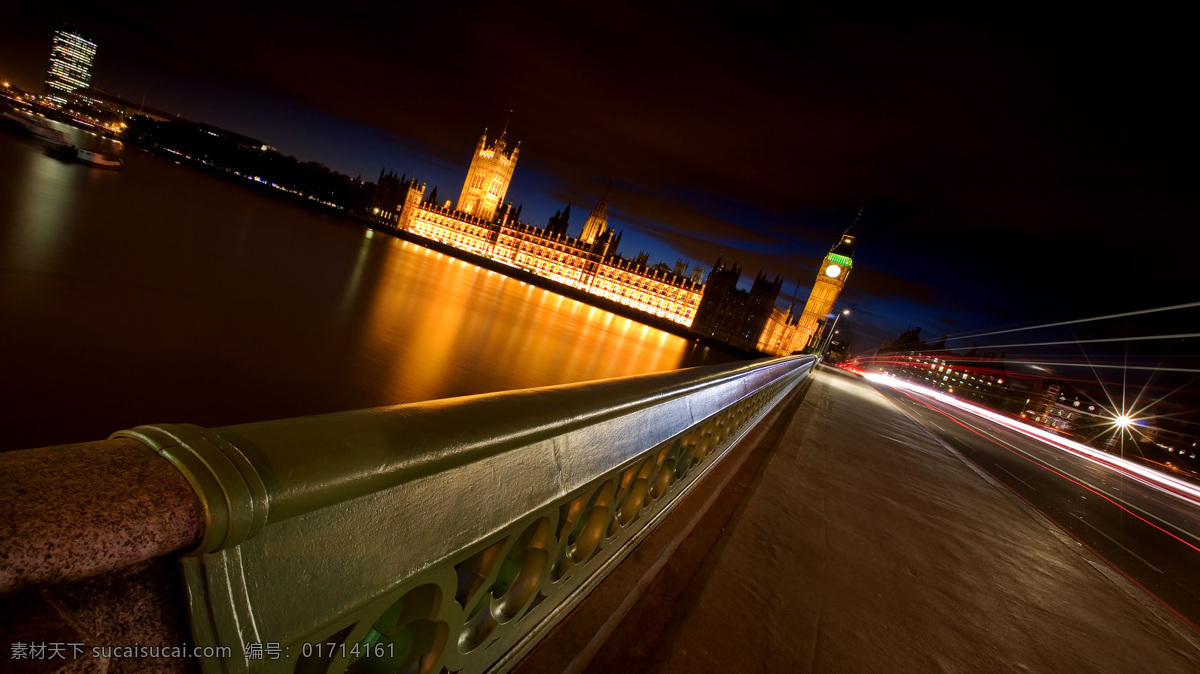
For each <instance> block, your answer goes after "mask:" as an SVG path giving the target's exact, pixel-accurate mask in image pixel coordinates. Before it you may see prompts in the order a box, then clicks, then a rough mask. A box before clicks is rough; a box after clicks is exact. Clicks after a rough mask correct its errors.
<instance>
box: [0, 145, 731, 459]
mask: <svg viewBox="0 0 1200 674" xmlns="http://www.w3.org/2000/svg"><path fill="white" fill-rule="evenodd" d="M0 355H2V356H3V357H4V358H5V363H4V366H3V367H0V389H2V390H6V391H16V392H20V395H13V396H10V398H11V399H10V400H8V401H6V403H7V404H8V409H7V411H8V420H12V423H9V424H7V425H6V427H5V431H6V433H5V436H4V437H3V438H0V450H2V449H24V448H28V447H37V446H43V445H50V444H59V443H66V442H83V441H87V440H94V439H96V438H102V437H105V436H107V435H108V434H110V433H112V432H113V431H115V430H118V429H121V428H128V427H132V426H136V425H138V424H143V423H156V422H163V421H169V422H188V423H197V424H200V425H202V426H224V425H229V424H236V423H247V422H252V421H264V420H268V419H280V418H285V417H292V416H304V415H310V414H321V413H326V412H335V411H340V410H349V409H362V408H367V407H376V406H381V405H392V404H397V403H405V402H413V401H417V400H426V399H436V398H445V397H451V396H459V395H468V394H475V393H484V392H489V391H503V390H510V389H517V388H526V387H532V386H545V385H551V384H561V383H568V382H577V381H587V380H593V379H603V378H608V377H614V376H620V375H629V374H639V373H645V372H654V371H662V370H668V369H674V368H678V367H686V366H690V365H699V364H703V363H705V362H710V363H711V362H727V361H728V360H730V358H729V357H728V356H723V355H721V354H718V353H709V352H708V351H707V350H706V349H705V348H704V347H701V346H698V345H696V344H695V343H692V342H689V341H687V340H685V339H683V338H680V337H676V336H673V335H670V334H667V333H663V332H660V331H658V330H655V329H653V328H649V327H646V326H644V325H642V324H640V323H635V322H633V321H630V320H627V319H624V318H621V317H619V316H614V315H612V314H610V313H608V312H606V311H603V310H600V309H596V308H594V307H591V306H588V305H584V304H580V303H578V302H575V301H574V300H570V299H567V298H564V297H562V296H559V295H556V294H554V293H551V292H547V291H544V290H542V289H540V288H536V287H534V286H530V285H528V284H525V283H522V282H520V281H517V280H515V279H512V278H508V277H506V276H503V275H500V274H496V273H493V272H489V271H486V270H483V269H480V268H478V267H475V266H473V265H470V264H467V263H465V262H462V261H460V260H457V259H454V258H451V257H447V256H444V255H441V254H439V253H435V252H433V251H431V250H428V249H426V248H422V247H420V246H416V245H412V244H408V243H404V242H401V241H399V240H397V239H395V238H393V237H390V236H388V235H386V234H383V233H380V232H375V233H371V232H370V231H369V230H365V229H363V228H362V227H361V226H359V225H357V224H354V223H351V222H348V221H346V220H343V219H340V218H334V217H330V216H328V215H326V214H321V213H317V212H314V211H312V210H309V209H305V208H298V207H296V206H295V205H294V204H290V203H287V202H282V201H279V200H277V199H273V198H270V197H266V196H263V195H261V194H259V193H257V192H255V191H253V190H246V189H245V188H244V187H242V186H241V185H238V184H233V183H228V182H226V181H222V180H217V179H215V178H213V177H211V176H205V175H203V174H199V173H197V172H194V171H191V170H190V169H187V168H184V167H182V166H176V165H175V164H173V163H171V162H166V161H163V160H162V159H159V158H156V157H152V156H149V155H145V154H142V153H136V152H134V153H126V155H125V166H124V168H123V169H122V170H121V171H109V172H103V171H101V170H99V169H89V168H87V167H84V166H81V165H78V164H59V163H58V162H57V161H56V160H54V159H51V158H50V157H47V156H45V155H44V154H43V152H42V149H41V147H40V145H38V144H37V143H35V142H34V141H32V140H28V139H21V138H15V137H8V136H0ZM98 392H103V394H102V395H98Z"/></svg>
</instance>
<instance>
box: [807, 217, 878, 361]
mask: <svg viewBox="0 0 1200 674" xmlns="http://www.w3.org/2000/svg"><path fill="white" fill-rule="evenodd" d="M858 214H859V215H860V216H861V215H862V211H861V210H860V211H859V212H858ZM857 224H858V218H855V219H854V222H853V223H851V224H850V226H849V227H848V228H847V229H846V232H845V233H844V234H842V238H841V239H839V240H838V242H837V243H836V244H835V245H834V246H833V248H831V249H830V250H829V254H828V255H826V256H825V260H824V261H823V262H822V263H821V269H820V271H818V272H817V281H816V283H815V284H814V285H813V289H812V293H811V294H809V296H808V302H807V303H805V305H804V311H803V312H802V313H801V314H800V322H799V326H798V328H797V330H798V331H799V338H798V340H797V341H798V342H799V343H800V344H801V347H800V348H804V346H807V345H811V344H814V343H816V341H817V339H818V336H817V334H816V333H817V328H818V327H819V325H820V324H821V323H822V322H823V321H824V320H825V317H826V316H827V315H828V314H829V312H830V311H832V310H833V304H834V303H835V302H837V298H838V295H840V294H841V292H842V288H843V287H845V285H846V279H847V278H849V276H850V269H851V267H853V266H854V227H855V225H857Z"/></svg>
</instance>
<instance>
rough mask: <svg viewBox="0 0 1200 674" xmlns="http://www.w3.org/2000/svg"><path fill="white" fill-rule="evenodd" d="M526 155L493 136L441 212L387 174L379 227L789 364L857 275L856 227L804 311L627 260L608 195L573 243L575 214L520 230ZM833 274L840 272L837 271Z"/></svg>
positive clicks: (725, 277) (771, 297) (726, 272)
mask: <svg viewBox="0 0 1200 674" xmlns="http://www.w3.org/2000/svg"><path fill="white" fill-rule="evenodd" d="M519 154H520V144H519V143H518V144H516V145H514V146H512V147H509V145H508V139H507V129H506V130H505V131H502V132H501V133H500V135H499V136H497V137H496V138H495V139H493V140H491V141H489V140H488V137H487V131H486V130H485V131H484V133H483V135H482V136H481V137H480V138H479V142H478V143H476V145H475V153H474V154H473V156H472V157H471V164H470V167H469V168H468V170H467V177H466V180H465V181H464V182H463V187H462V191H461V193H460V194H459V197H458V201H457V202H456V203H455V204H454V205H451V203H450V201H449V200H447V201H445V202H442V203H438V198H437V190H436V189H434V190H433V192H432V193H430V194H429V195H426V185H425V184H424V183H420V182H418V180H417V179H416V178H411V179H408V178H404V179H398V178H396V177H395V175H394V174H383V173H381V174H380V179H379V182H378V183H377V185H378V188H377V191H376V199H375V202H376V203H375V204H374V205H375V208H374V209H373V212H374V214H375V218H376V220H377V221H379V222H380V223H386V224H388V225H390V226H393V227H396V228H397V229H402V230H405V231H407V232H410V233H412V234H416V235H418V236H421V237H423V238H426V239H430V240H433V241H438V242H440V243H442V244H445V245H449V246H453V247H455V248H458V249H460V250H463V251H467V252H469V253H473V254H475V255H479V256H482V257H486V258H490V259H492V260H496V261H499V262H502V263H505V264H508V265H510V266H512V267H515V268H517V269H522V270H525V271H527V272H530V273H533V274H537V275H539V276H542V277H544V278H548V279H550V280H552V281H556V282H558V283H562V284H564V285H567V286H570V287H573V288H577V289H579V290H582V291H584V292H587V293H590V294H593V295H597V296H599V297H603V298H605V299H608V300H611V301H613V302H617V303H619V304H622V305H625V306H627V307H631V308H633V309H636V310H638V311H641V312H644V313H646V314H650V315H652V316H658V317H660V318H664V319H667V320H670V321H672V322H674V323H677V324H679V325H681V326H685V327H690V328H691V330H692V331H693V332H694V333H697V334H699V335H703V336H706V337H709V338H712V339H716V340H718V341H722V342H725V343H728V344H730V345H731V346H734V347H735V348H739V349H742V350H745V351H761V352H763V353H768V354H773V355H786V354H789V353H792V352H795V351H800V350H803V349H805V348H806V347H808V346H811V345H813V344H815V343H816V341H817V340H818V339H819V337H820V335H819V334H818V333H817V331H818V328H819V326H820V324H821V321H823V319H824V317H825V315H826V314H828V313H829V311H830V310H831V309H832V307H833V303H834V302H835V301H836V299H837V296H838V294H839V293H840V292H841V289H842V287H843V286H844V285H845V282H846V277H847V276H848V275H849V272H850V267H851V264H852V259H851V258H852V257H853V252H854V233H853V225H852V226H851V228H850V229H848V230H847V231H846V233H845V234H843V236H842V238H841V239H840V240H839V242H838V243H837V244H836V245H835V246H834V249H833V250H831V251H830V253H829V255H827V256H826V257H825V262H824V263H823V264H822V266H821V270H822V271H821V272H819V273H818V275H817V282H816V285H815V287H814V288H813V292H812V295H811V296H810V297H809V300H808V303H807V304H806V305H805V308H804V311H803V312H802V313H801V314H800V315H799V316H795V315H793V313H792V310H791V309H788V310H786V311H781V310H780V309H778V308H777V307H776V306H775V302H776V300H777V299H778V296H779V291H780V288H781V286H782V281H781V279H779V278H778V277H777V278H775V279H774V280H773V281H772V280H768V279H767V278H766V277H765V276H763V275H762V274H761V273H760V274H759V275H758V276H757V277H756V278H755V280H754V283H753V286H752V287H751V289H750V290H749V291H744V290H739V289H738V288H737V283H738V280H739V279H740V276H741V270H740V269H739V268H738V267H737V266H736V265H726V264H724V263H722V261H721V260H718V261H717V264H716V265H715V266H714V268H713V270H712V272H711V273H710V274H709V275H708V278H707V280H706V279H705V278H704V270H703V269H702V268H701V267H700V266H699V265H697V266H695V267H694V268H693V269H692V271H691V274H690V275H689V274H688V273H687V264H686V263H685V262H683V261H680V262H678V263H676V264H675V266H674V267H673V268H671V267H668V266H667V265H666V264H662V263H659V264H655V265H650V264H648V261H647V256H646V255H645V254H644V253H643V254H640V255H639V256H638V257H637V259H636V260H628V259H626V258H624V257H622V256H621V255H619V254H618V253H617V246H618V245H619V244H620V241H621V235H620V233H617V232H615V231H614V230H613V229H611V228H610V227H609V226H608V195H607V193H606V194H605V195H603V196H601V197H600V199H599V200H598V201H597V203H596V205H595V207H594V208H592V211H591V213H590V214H589V215H588V217H587V220H586V221H585V222H584V225H583V230H582V231H581V232H580V233H579V235H578V236H571V235H569V234H568V233H567V227H568V225H569V222H568V220H569V218H570V206H567V207H566V209H565V210H562V211H559V212H557V213H555V215H554V216H553V217H551V218H550V221H549V222H548V223H547V224H546V226H545V227H537V226H534V225H529V224H526V223H522V222H520V215H521V209H520V208H514V207H513V204H512V202H511V201H508V202H506V201H505V196H506V194H507V192H508V185H509V183H510V182H511V180H512V176H513V170H514V169H515V168H516V164H517V158H518V156H519ZM831 270H834V271H831Z"/></svg>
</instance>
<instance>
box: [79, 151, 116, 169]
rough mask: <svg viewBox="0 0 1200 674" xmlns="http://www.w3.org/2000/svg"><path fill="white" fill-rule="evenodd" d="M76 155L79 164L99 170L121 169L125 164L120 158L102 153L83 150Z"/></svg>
mask: <svg viewBox="0 0 1200 674" xmlns="http://www.w3.org/2000/svg"><path fill="white" fill-rule="evenodd" d="M75 154H76V159H78V160H79V163H81V164H87V165H88V166H95V167H97V168H107V169H119V168H121V166H122V165H123V164H124V163H125V162H124V161H123V160H122V159H121V158H120V157H113V156H110V155H106V154H104V153H102V152H96V151H94V150H85V149H83V148H79V149H78V150H76V153H75Z"/></svg>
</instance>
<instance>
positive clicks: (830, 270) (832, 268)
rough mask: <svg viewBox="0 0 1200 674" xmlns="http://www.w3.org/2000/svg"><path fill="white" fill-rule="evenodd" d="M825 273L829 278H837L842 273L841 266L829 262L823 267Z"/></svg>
mask: <svg viewBox="0 0 1200 674" xmlns="http://www.w3.org/2000/svg"><path fill="white" fill-rule="evenodd" d="M825 275H826V276H828V277H829V278H837V277H839V276H841V275H842V268H841V267H839V266H837V265H836V264H831V265H829V266H828V267H826V268H825Z"/></svg>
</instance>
